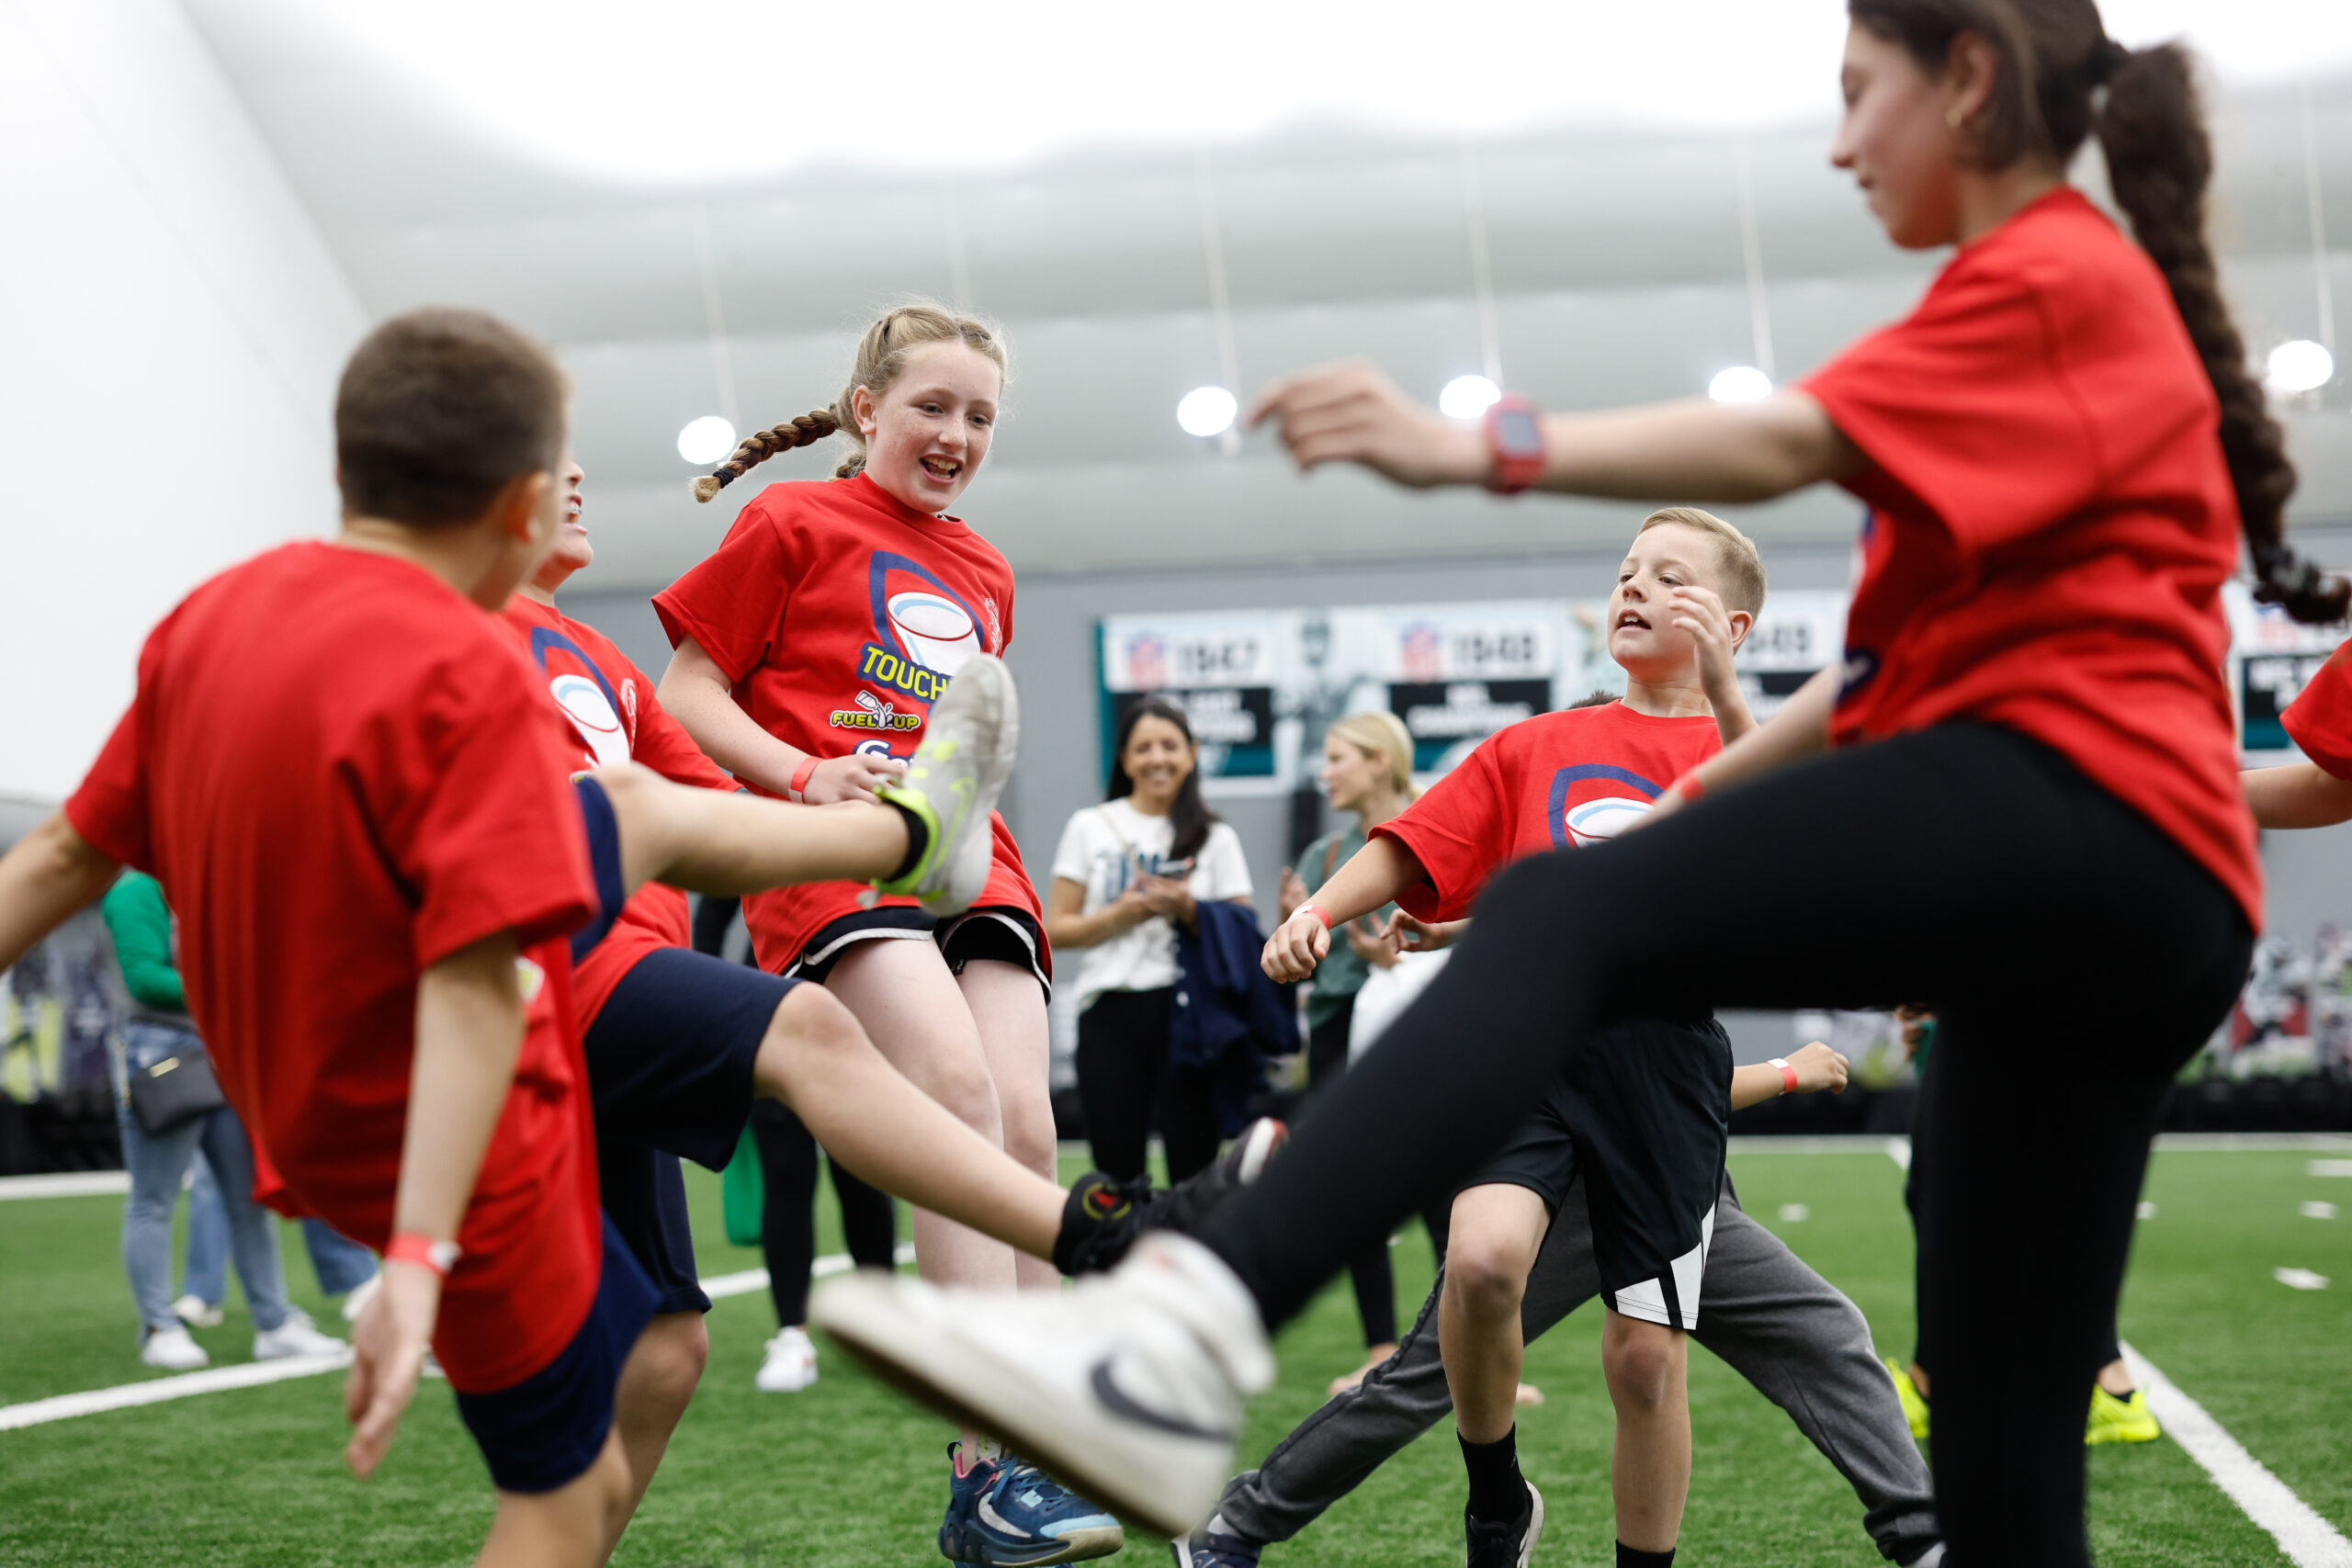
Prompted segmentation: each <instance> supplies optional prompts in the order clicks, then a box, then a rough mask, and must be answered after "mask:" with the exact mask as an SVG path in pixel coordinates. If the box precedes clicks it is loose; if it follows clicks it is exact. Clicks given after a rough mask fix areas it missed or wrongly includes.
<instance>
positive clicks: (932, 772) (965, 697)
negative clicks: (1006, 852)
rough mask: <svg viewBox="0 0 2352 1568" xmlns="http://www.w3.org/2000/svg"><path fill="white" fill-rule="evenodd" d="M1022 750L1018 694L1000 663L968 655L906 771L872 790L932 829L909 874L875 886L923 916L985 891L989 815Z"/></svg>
mask: <svg viewBox="0 0 2352 1568" xmlns="http://www.w3.org/2000/svg"><path fill="white" fill-rule="evenodd" d="M1020 750H1021V695H1020V694H1019V692H1017V691H1016V690H1015V689H1014V688H1013V684H1012V671H1010V670H1007V669H1006V668H1005V667H1004V661H1003V660H1000V659H996V658H993V657H991V656H989V655H988V654H985V653H976V654H974V655H972V656H971V657H970V658H969V659H967V660H965V661H964V663H963V664H962V666H961V667H960V668H958V669H957V670H956V676H955V679H954V680H953V681H952V682H949V684H948V687H947V692H946V694H945V695H944V696H942V697H941V698H940V699H939V700H938V701H937V702H935V703H933V704H932V705H931V713H930V714H929V716H927V717H925V719H924V720H923V727H922V744H920V745H918V746H917V747H916V748H915V754H914V755H913V756H912V757H910V758H909V759H908V760H907V771H906V772H905V773H902V774H900V775H899V777H898V779H897V780H895V781H894V782H892V783H890V784H884V785H882V786H881V788H879V789H877V790H876V792H875V793H876V795H879V796H880V797H881V798H882V799H884V800H887V801H888V802H889V803H890V804H892V805H893V806H897V807H900V808H902V809H904V810H905V811H907V812H909V813H910V814H911V815H913V816H915V817H917V818H921V819H922V822H923V824H924V825H925V826H926V827H928V828H929V829H931V842H930V843H929V844H927V845H925V846H924V849H923V852H922V857H921V858H920V859H918V860H917V861H916V863H915V864H914V865H913V866H912V867H911V868H910V869H909V870H908V872H907V874H905V875H903V876H900V877H898V878H896V879H895V880H891V881H885V882H877V883H876V884H875V885H874V886H875V887H876V890H877V891H879V892H883V893H888V894H893V895H912V896H913V897H915V898H916V899H918V900H920V901H921V903H922V907H923V910H924V912H925V913H927V914H931V915H933V916H937V917H939V918H940V919H945V918H947V917H948V916H951V915H960V914H962V913H963V912H964V911H965V910H967V909H968V908H971V907H972V904H973V902H974V901H975V900H976V899H978V897H979V896H980V895H981V894H982V893H983V892H985V891H986V890H987V888H988V882H989V868H990V866H991V864H992V863H993V862H994V858H995V856H994V850H995V833H994V829H993V827H992V825H991V823H990V820H989V817H990V813H992V812H994V811H995V810H996V803H997V797H998V796H999V795H1002V794H1003V793H1004V784H1005V781H1006V780H1007V779H1009V778H1011V777H1012V763H1013V759H1014V758H1015V757H1016V756H1017V755H1018V754H1019V752H1020Z"/></svg>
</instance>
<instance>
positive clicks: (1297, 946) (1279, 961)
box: [1258, 909, 1331, 982]
mask: <svg viewBox="0 0 2352 1568" xmlns="http://www.w3.org/2000/svg"><path fill="white" fill-rule="evenodd" d="M1330 952H1331V933H1330V932H1329V931H1326V930H1325V929H1324V927H1323V921H1322V919H1321V918H1320V917H1318V916H1317V914H1316V913H1315V911H1314V910H1312V909H1301V910H1299V911H1298V912H1297V913H1296V914H1295V915H1293V916H1292V917H1291V918H1290V919H1287V920H1284V921H1283V923H1282V924H1281V925H1278V926H1276V927H1275V928H1274V934H1273V935H1272V936H1271V937H1268V938H1267V939H1266V952H1265V955H1264V956H1263V957H1261V959H1259V960H1258V966H1259V967H1260V968H1261V969H1263V970H1264V971H1265V972H1266V977H1267V978H1268V979H1270V980H1274V981H1279V982H1288V981H1292V980H1304V979H1306V977H1307V976H1309V975H1312V974H1314V973H1315V966H1316V965H1317V964H1320V963H1322V962H1323V960H1324V959H1325V958H1326V957H1327V956H1329V953H1330Z"/></svg>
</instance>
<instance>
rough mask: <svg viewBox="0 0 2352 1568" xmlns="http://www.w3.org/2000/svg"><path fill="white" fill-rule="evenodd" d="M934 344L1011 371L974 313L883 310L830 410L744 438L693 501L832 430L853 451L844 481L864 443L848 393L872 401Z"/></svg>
mask: <svg viewBox="0 0 2352 1568" xmlns="http://www.w3.org/2000/svg"><path fill="white" fill-rule="evenodd" d="M934 343H960V344H964V345H965V346H966V347H967V348H969V349H971V350H972V351H974V352H975V353H977V354H979V355H983V356H984V357H986V358H987V359H988V360H989V362H990V363H991V364H993V365H994V366H995V367H997V373H998V374H999V375H1000V376H1005V377H1008V378H1009V377H1010V375H1011V368H1010V365H1009V362H1008V361H1007V358H1006V355H1005V352H1004V330H1003V329H1002V328H1001V327H999V326H997V325H996V324H995V323H994V322H992V321H985V320H983V319H982V318H980V317H978V316H972V315H967V314H965V313H963V312H962V311H959V310H949V309H948V308H947V307H946V306H944V305H942V304H940V303H938V302H937V301H936V300H932V299H909V300H907V301H905V302H904V303H902V304H899V305H895V306H893V307H891V308H890V309H889V310H886V311H884V312H883V315H882V319H881V320H880V321H876V322H875V323H874V324H873V325H872V326H870V327H868V328H866V329H865V336H864V337H862V338H860V339H859V340H858V343H857V359H856V363H855V365H854V367H853V368H852V369H851V371H850V378H849V385H848V386H846V387H843V388H842V395H841V396H840V397H838V398H836V399H834V400H833V406H832V407H831V408H830V409H819V410H817V411H816V412H812V413H805V414H802V415H801V416H800V417H799V418H797V419H796V420H793V421H792V422H791V423H787V424H779V425H777V426H776V427H775V429H773V430H763V431H759V432H757V433H755V434H752V435H750V436H748V437H746V438H745V439H744V442H743V444H742V445H741V446H738V447H737V448H736V449H735V455H734V456H733V457H729V458H728V459H727V461H726V462H724V463H721V464H720V465H719V466H718V468H714V469H713V470H711V471H710V472H709V473H707V474H706V475H704V476H703V477H702V478H701V479H696V480H695V481H694V496H695V500H696V501H708V500H709V499H710V498H711V497H712V496H715V495H717V494H718V492H719V491H720V490H721V489H722V488H724V487H725V486H727V485H729V484H732V483H733V482H734V481H735V480H737V479H741V477H742V476H743V474H744V471H745V470H747V469H749V468H753V467H755V466H756V465H758V464H760V463H763V462H765V461H766V460H767V459H768V458H770V457H775V455H776V454H777V453H778V452H783V451H787V450H789V449H790V448H792V447H794V446H807V445H808V444H809V443H810V442H812V441H821V440H823V439H824V438H825V437H826V436H828V435H831V434H833V433H834V432H835V431H839V432H840V433H841V435H842V440H844V441H846V442H848V443H849V444H850V446H851V447H852V448H853V450H852V451H851V453H850V455H849V456H848V457H846V458H845V459H843V460H842V466H841V467H840V468H837V469H835V470H834V472H833V477H834V478H835V479H848V478H849V477H850V476H851V475H853V474H854V473H857V472H859V471H860V470H862V469H863V468H865V438H864V437H863V436H861V435H859V434H858V433H857V416H856V414H855V412H854V411H853V410H852V408H851V406H850V400H851V397H852V396H853V395H854V393H855V392H856V391H857V389H859V388H860V387H863V388H865V391H866V395H867V396H869V397H872V398H875V399H877V400H878V399H879V398H880V397H881V396H882V394H883V393H884V392H886V391H888V390H889V388H890V383H891V382H893V381H895V380H897V379H898V378H899V375H900V374H901V373H902V372H903V371H904V370H905V369H906V367H907V361H908V360H910V359H911V358H913V357H914V354H915V351H916V350H917V349H919V348H925V347H928V346H929V345H931V344H934Z"/></svg>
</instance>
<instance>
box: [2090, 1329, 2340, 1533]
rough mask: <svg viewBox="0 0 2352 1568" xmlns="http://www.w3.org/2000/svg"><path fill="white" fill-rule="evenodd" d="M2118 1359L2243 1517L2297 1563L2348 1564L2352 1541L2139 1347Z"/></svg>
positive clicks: (2171, 1431) (2159, 1417)
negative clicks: (2176, 1383)
mask: <svg viewBox="0 0 2352 1568" xmlns="http://www.w3.org/2000/svg"><path fill="white" fill-rule="evenodd" d="M2123 1359H2124V1360H2125V1362H2126V1363H2127V1364H2129V1365H2130V1367H2131V1381H2132V1382H2135V1383H2137V1384H2138V1385H2139V1386H2140V1387H2142V1388H2143V1389H2145V1390H2146V1391H2147V1393H2148V1408H2149V1409H2150V1410H2152V1411H2154V1413H2155V1416H2156V1419H2157V1420H2159V1421H2161V1422H2163V1423H2164V1427H2165V1433H2166V1434H2167V1435H2168V1436H2170V1437H2171V1438H2172V1439H2173V1440H2174V1441H2175V1442H2177V1443H2178V1444H2179V1445H2180V1446H2181V1447H2182V1448H2184V1449H2186V1450H2188V1457H2189V1458H2191V1459H2193V1460H2195V1461H2197V1462H2198V1463H2199V1464H2200V1465H2202V1466H2203V1467H2204V1469H2205V1473H2206V1474H2208V1475H2210V1476H2211V1477H2212V1478H2213V1484H2214V1485H2216V1486H2218V1487H2220V1488H2221V1489H2222V1492H2223V1493H2224V1494H2226V1495H2228V1497H2229V1499H2230V1501H2232V1502H2233V1503H2235V1504H2236V1505H2237V1506H2239V1507H2240V1508H2241V1509H2243V1510H2244V1511H2245V1517H2248V1518H2250V1519H2252V1520H2253V1521H2254V1522H2255V1523H2256V1524H2257V1525H2260V1526H2261V1527H2262V1528H2263V1529H2266V1530H2267V1531H2268V1532H2269V1533H2270V1537H2271V1539H2272V1540H2276V1541H2277V1542H2278V1550H2279V1551H2283V1552H2285V1553H2286V1554H2287V1556H2288V1558H2289V1559H2290V1561H2291V1562H2294V1563H2295V1565H2296V1568H2352V1541H2347V1540H2345V1539H2344V1537H2343V1536H2342V1535H2341V1534H2339V1533H2338V1532H2337V1530H2336V1529H2335V1526H2334V1525H2331V1524H2329V1523H2328V1522H2327V1521H2326V1520H2325V1519H2324V1518H2322V1517H2320V1516H2319V1515H2318V1514H2317V1513H2316V1512H2314V1511H2313V1510H2312V1506H2311V1505H2310V1504H2308V1503H2306V1502H2304V1501H2303V1500H2302V1499H2301V1497H2298V1496H2296V1495H2295V1494H2294V1493H2293V1492H2292V1491H2290V1489H2289V1488H2288V1486H2287V1483H2285V1482H2283V1481H2281V1480H2279V1479H2278V1477H2277V1476H2275V1475H2273V1474H2271V1473H2270V1472H2269V1470H2268V1469H2267V1467H2266V1466H2265V1465H2264V1464H2263V1462H2262V1461H2260V1460H2257V1459H2256V1458H2255V1457H2254V1456H2253V1455H2252V1454H2250V1453H2248V1452H2246V1451H2245V1448H2244V1447H2243V1446H2241V1445H2240V1444H2239V1442H2238V1440H2237V1439H2236V1438H2233V1437H2231V1436H2230V1434H2229V1433H2228V1432H2227V1431H2225V1430H2224V1429H2223V1428H2222V1424H2221V1423H2220V1422H2219V1421H2216V1420H2214V1419H2213V1417H2212V1416H2209V1415H2207V1414H2206V1413H2205V1407H2204V1406H2203V1405H2201V1404H2198V1403H2197V1402H2196V1401H2195V1400H2193V1399H2191V1398H2189V1397H2188V1395H2187V1394H2185V1393H2181V1392H2180V1390H2179V1389H2178V1388H2177V1387H2175V1386H2174V1384H2173V1382H2172V1380H2171V1379H2170V1378H2167V1377H2165V1375H2164V1373H2162V1372H2160V1371H2157V1370H2156V1369H2155V1368H2154V1367H2153V1366H2151V1365H2150V1364H2149V1363H2148V1360H2147V1359H2146V1358H2145V1357H2143V1356H2142V1355H2141V1354H2140V1352H2139V1351H2137V1350H2134V1349H2133V1348H2131V1346H2129V1345H2126V1346H2124V1347H2123Z"/></svg>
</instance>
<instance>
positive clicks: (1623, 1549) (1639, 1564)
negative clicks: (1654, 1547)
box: [1617, 1540, 1674, 1568]
mask: <svg viewBox="0 0 2352 1568" xmlns="http://www.w3.org/2000/svg"><path fill="white" fill-rule="evenodd" d="M1617 1568H1674V1548H1672V1547H1670V1546H1669V1547H1668V1548H1667V1549H1666V1550H1665V1551H1634V1549H1633V1548H1632V1547H1630V1546H1627V1545H1626V1544H1625V1543H1624V1542H1623V1541H1622V1540H1621V1541H1619V1542H1618V1543H1617Z"/></svg>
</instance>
